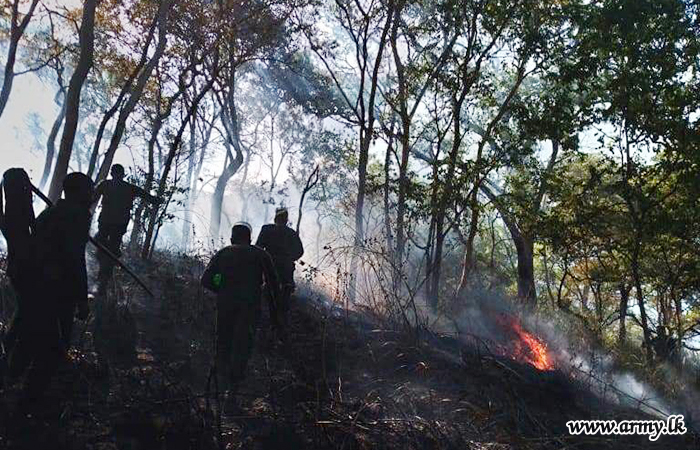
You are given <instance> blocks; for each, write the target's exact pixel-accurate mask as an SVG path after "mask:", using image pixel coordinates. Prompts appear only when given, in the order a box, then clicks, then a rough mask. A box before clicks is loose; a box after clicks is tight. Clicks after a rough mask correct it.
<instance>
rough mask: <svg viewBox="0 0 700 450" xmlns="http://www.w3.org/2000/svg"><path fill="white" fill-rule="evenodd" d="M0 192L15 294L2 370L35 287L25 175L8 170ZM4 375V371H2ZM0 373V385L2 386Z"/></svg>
mask: <svg viewBox="0 0 700 450" xmlns="http://www.w3.org/2000/svg"><path fill="white" fill-rule="evenodd" d="M2 185H3V187H2V189H3V191H4V194H5V195H4V198H5V201H3V192H1V191H0V229H1V230H2V233H3V235H4V236H5V241H6V242H7V276H8V278H9V279H10V284H11V285H12V287H13V289H14V291H15V298H16V304H15V311H14V315H13V318H12V321H11V323H10V326H9V328H8V330H7V333H6V334H5V337H4V339H3V341H2V347H3V348H2V351H1V352H0V357H1V358H2V368H3V369H4V368H5V367H4V366H5V364H6V362H7V361H6V356H7V355H8V354H9V353H11V352H12V349H13V347H14V345H15V343H16V341H17V337H18V334H20V329H21V326H22V320H23V317H24V316H26V314H27V313H28V312H29V311H31V302H32V298H33V296H32V293H33V289H34V287H35V286H36V279H35V273H36V254H35V251H34V250H35V248H34V244H33V236H32V234H33V229H34V223H35V218H34V208H33V207H32V192H31V182H30V181H29V176H28V175H27V172H25V171H24V169H9V170H7V171H6V172H5V174H4V175H3V180H2ZM3 372H4V370H3ZM1 377H2V373H0V385H1V384H2V378H1Z"/></svg>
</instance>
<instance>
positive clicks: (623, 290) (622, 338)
mask: <svg viewBox="0 0 700 450" xmlns="http://www.w3.org/2000/svg"><path fill="white" fill-rule="evenodd" d="M631 288H632V286H628V285H627V284H626V283H622V284H620V287H619V289H620V331H619V333H618V345H619V346H620V347H622V346H624V345H625V344H626V343H627V308H628V307H629V301H630V290H631Z"/></svg>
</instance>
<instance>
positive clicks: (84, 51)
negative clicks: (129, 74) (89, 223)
mask: <svg viewBox="0 0 700 450" xmlns="http://www.w3.org/2000/svg"><path fill="white" fill-rule="evenodd" d="M99 2H100V0H85V3H84V5H83V18H82V22H81V24H80V56H79V58H78V64H77V66H76V68H75V72H73V76H72V77H71V79H70V84H69V85H68V94H67V95H66V119H65V124H64V126H63V135H62V136H61V145H60V147H59V151H58V157H57V158H56V168H55V169H54V173H53V177H52V178H51V187H50V188H49V198H50V199H51V200H52V201H54V202H55V201H56V200H58V198H59V197H60V196H61V191H62V188H63V179H64V178H65V177H66V173H67V172H68V164H69V162H70V157H71V154H72V153H73V140H74V139H75V132H76V130H77V128H78V119H79V116H80V93H81V91H82V88H83V83H84V82H85V79H86V78H87V76H88V73H89V72H90V69H91V68H92V63H93V51H94V45H95V10H96V9H97V5H98V3H99Z"/></svg>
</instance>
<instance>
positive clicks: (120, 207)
mask: <svg viewBox="0 0 700 450" xmlns="http://www.w3.org/2000/svg"><path fill="white" fill-rule="evenodd" d="M100 196H101V197H102V211H101V212H100V216H99V219H98V228H97V235H96V236H95V239H96V240H97V241H98V242H100V243H101V244H102V245H104V246H105V247H106V248H107V249H108V250H109V251H111V252H112V253H113V254H114V255H115V256H120V255H121V245H122V238H123V236H124V233H126V229H127V227H128V226H129V220H130V219H131V208H132V207H133V205H134V199H136V197H142V198H145V199H147V200H149V201H151V202H155V201H156V199H155V197H153V196H151V195H149V194H148V192H146V191H145V190H143V189H141V188H140V187H138V186H134V185H133V184H131V183H127V182H126V181H124V180H120V179H109V180H105V181H103V182H102V183H100V184H99V185H98V186H97V189H96V190H95V201H96V200H97V199H99V198H100ZM97 259H98V262H99V264H100V274H99V278H100V281H101V288H104V281H105V278H108V277H109V275H110V274H111V272H112V268H113V267H114V266H113V262H112V260H111V259H109V258H108V257H107V256H106V255H103V254H101V253H99V254H98V256H97Z"/></svg>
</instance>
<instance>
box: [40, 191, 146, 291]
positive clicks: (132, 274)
mask: <svg viewBox="0 0 700 450" xmlns="http://www.w3.org/2000/svg"><path fill="white" fill-rule="evenodd" d="M30 186H31V188H32V192H34V193H35V194H36V195H38V196H39V198H40V199H42V200H43V201H44V202H45V203H46V204H47V205H49V206H53V202H52V201H51V199H49V198H48V197H47V196H46V195H44V193H43V192H41V191H40V190H39V188H37V187H36V186H34V185H33V184H31V183H30ZM88 238H89V239H90V242H92V244H93V245H94V246H95V247H97V248H98V249H99V250H101V251H102V252H104V253H105V255H107V256H109V258H110V259H111V260H112V261H114V262H115V263H116V264H117V265H118V266H119V267H121V268H122V269H123V270H124V271H125V272H126V273H128V274H129V275H131V277H132V278H133V279H134V280H136V282H137V283H138V284H139V286H141V287H142V288H143V289H144V290H145V291H146V292H147V293H148V295H150V296H151V297H153V298H155V294H154V293H153V291H151V290H150V289H149V288H148V286H147V285H146V283H145V282H144V281H143V280H142V279H141V278H139V276H138V275H136V273H134V271H133V270H131V269H130V268H129V266H127V265H126V264H124V263H123V262H122V261H121V260H120V259H119V258H118V257H117V256H116V255H115V254H114V253H112V252H111V251H110V250H109V249H108V248H107V247H105V246H104V245H103V244H102V243H100V242H99V241H97V240H96V239H95V238H93V237H92V236H88Z"/></svg>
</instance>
